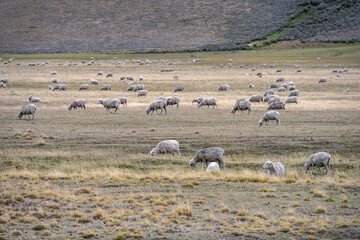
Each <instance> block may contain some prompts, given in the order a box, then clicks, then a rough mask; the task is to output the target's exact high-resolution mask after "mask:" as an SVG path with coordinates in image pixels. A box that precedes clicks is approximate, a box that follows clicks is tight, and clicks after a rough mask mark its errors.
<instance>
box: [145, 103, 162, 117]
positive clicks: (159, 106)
mask: <svg viewBox="0 0 360 240" xmlns="http://www.w3.org/2000/svg"><path fill="white" fill-rule="evenodd" d="M158 109H160V110H161V112H160V113H159V112H158ZM163 110H165V115H166V101H165V100H155V101H153V102H151V103H150V105H149V106H148V108H147V109H146V114H149V113H150V112H151V115H152V114H153V113H154V111H156V113H157V114H159V115H160V114H161V113H162V112H163Z"/></svg>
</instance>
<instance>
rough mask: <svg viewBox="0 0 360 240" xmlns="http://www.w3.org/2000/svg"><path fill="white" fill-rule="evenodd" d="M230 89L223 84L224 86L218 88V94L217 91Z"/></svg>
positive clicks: (227, 85)
mask: <svg viewBox="0 0 360 240" xmlns="http://www.w3.org/2000/svg"><path fill="white" fill-rule="evenodd" d="M229 89H230V86H229V84H227V83H226V84H224V85H221V86H220V87H219V88H218V90H217V91H218V92H219V91H227V90H229Z"/></svg>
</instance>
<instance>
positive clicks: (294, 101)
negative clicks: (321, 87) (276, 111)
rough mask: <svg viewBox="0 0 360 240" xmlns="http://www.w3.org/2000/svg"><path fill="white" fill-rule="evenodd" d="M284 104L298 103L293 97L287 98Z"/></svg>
mask: <svg viewBox="0 0 360 240" xmlns="http://www.w3.org/2000/svg"><path fill="white" fill-rule="evenodd" d="M285 103H286V104H288V103H296V104H297V103H298V97H296V96H294V97H289V98H288V99H286V101H285Z"/></svg>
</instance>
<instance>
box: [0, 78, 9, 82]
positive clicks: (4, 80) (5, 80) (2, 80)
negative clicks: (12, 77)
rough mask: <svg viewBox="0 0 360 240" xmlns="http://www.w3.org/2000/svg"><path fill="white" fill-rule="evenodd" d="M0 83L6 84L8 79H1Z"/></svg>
mask: <svg viewBox="0 0 360 240" xmlns="http://www.w3.org/2000/svg"><path fill="white" fill-rule="evenodd" d="M0 82H2V83H8V82H9V79H7V78H3V79H1V80H0Z"/></svg>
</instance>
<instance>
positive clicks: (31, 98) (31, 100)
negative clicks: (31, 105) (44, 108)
mask: <svg viewBox="0 0 360 240" xmlns="http://www.w3.org/2000/svg"><path fill="white" fill-rule="evenodd" d="M29 102H40V103H41V99H40V98H36V97H33V96H31V95H29Z"/></svg>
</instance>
